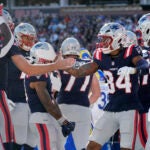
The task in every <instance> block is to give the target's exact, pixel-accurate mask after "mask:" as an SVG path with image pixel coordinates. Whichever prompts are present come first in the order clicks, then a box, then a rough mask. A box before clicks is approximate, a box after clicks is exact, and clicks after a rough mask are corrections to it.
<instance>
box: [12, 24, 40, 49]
mask: <svg viewBox="0 0 150 150" xmlns="http://www.w3.org/2000/svg"><path fill="white" fill-rule="evenodd" d="M14 36H15V40H16V44H17V45H18V46H19V47H20V48H22V49H23V50H25V51H29V50H30V49H31V48H32V46H33V45H34V44H35V42H36V41H37V34H36V30H35V28H34V27H33V26H32V25H31V24H29V23H20V24H19V25H17V26H16V27H15V30H14Z"/></svg>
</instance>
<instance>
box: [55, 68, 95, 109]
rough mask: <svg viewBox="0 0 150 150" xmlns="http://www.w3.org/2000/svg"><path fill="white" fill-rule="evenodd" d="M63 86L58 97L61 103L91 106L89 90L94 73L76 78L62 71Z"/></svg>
mask: <svg viewBox="0 0 150 150" xmlns="http://www.w3.org/2000/svg"><path fill="white" fill-rule="evenodd" d="M60 76H61V82H62V86H61V89H60V92H59V94H58V97H57V102H58V103H59V104H75V105H80V106H85V107H89V105H90V104H89V98H88V95H89V90H90V86H91V81H92V77H93V75H89V76H85V77H81V78H76V77H74V76H72V75H70V74H69V73H67V72H65V71H60Z"/></svg>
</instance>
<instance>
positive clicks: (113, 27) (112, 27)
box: [110, 25, 119, 30]
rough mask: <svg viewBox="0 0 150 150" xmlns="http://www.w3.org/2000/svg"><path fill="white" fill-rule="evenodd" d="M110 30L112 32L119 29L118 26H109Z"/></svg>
mask: <svg viewBox="0 0 150 150" xmlns="http://www.w3.org/2000/svg"><path fill="white" fill-rule="evenodd" d="M110 29H112V30H117V29H119V26H118V25H111V26H110Z"/></svg>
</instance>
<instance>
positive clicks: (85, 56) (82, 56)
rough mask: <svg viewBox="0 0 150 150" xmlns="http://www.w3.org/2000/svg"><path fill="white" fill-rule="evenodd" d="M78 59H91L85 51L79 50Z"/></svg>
mask: <svg viewBox="0 0 150 150" xmlns="http://www.w3.org/2000/svg"><path fill="white" fill-rule="evenodd" d="M80 58H81V59H92V56H91V54H90V52H89V51H88V50H87V49H81V51H80Z"/></svg>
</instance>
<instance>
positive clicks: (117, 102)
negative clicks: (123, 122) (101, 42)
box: [94, 46, 142, 112]
mask: <svg viewBox="0 0 150 150" xmlns="http://www.w3.org/2000/svg"><path fill="white" fill-rule="evenodd" d="M136 56H140V54H139V53H138V51H137V49H136V48H135V47H133V46H129V47H128V48H123V49H122V50H121V51H120V53H119V54H118V55H117V56H114V57H112V56H111V55H108V54H103V53H102V52H101V50H99V49H98V50H96V51H95V53H94V62H96V63H97V64H98V66H99V69H101V70H102V71H103V72H104V74H105V76H106V78H107V82H108V86H109V103H108V104H107V106H106V107H105V110H107V111H112V112H120V111H127V110H141V109H142V106H141V103H140V101H139V97H138V89H139V84H138V74H132V75H131V74H127V75H126V76H125V75H118V74H117V71H118V69H119V68H121V67H124V66H128V67H135V65H134V64H133V63H132V59H133V58H134V57H136Z"/></svg>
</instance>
